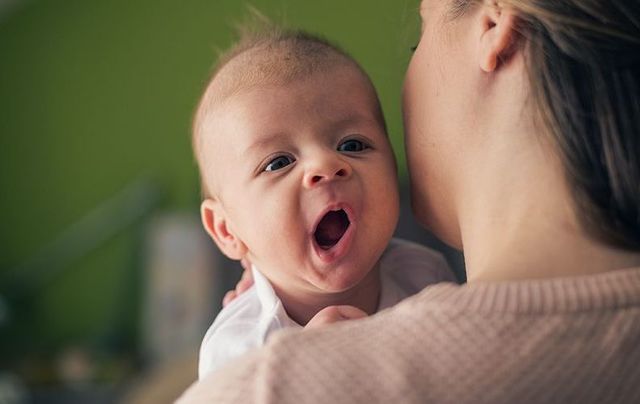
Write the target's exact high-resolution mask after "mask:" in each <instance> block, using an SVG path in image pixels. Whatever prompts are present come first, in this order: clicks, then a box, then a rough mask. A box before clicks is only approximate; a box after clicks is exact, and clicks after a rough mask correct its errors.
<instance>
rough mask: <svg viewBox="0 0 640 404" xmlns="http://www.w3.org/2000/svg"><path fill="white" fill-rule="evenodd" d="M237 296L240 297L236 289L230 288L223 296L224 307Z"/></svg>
mask: <svg viewBox="0 0 640 404" xmlns="http://www.w3.org/2000/svg"><path fill="white" fill-rule="evenodd" d="M236 297H238V294H237V293H236V291H235V290H230V291H228V292H227V293H225V295H224V297H223V298H222V307H227V305H228V304H229V303H231V301H233V299H235V298H236Z"/></svg>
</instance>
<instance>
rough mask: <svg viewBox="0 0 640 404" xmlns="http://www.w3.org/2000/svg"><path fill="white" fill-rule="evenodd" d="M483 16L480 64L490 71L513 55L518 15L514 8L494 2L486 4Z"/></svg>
mask: <svg viewBox="0 0 640 404" xmlns="http://www.w3.org/2000/svg"><path fill="white" fill-rule="evenodd" d="M482 18H483V32H482V35H481V37H480V55H479V57H480V60H479V65H480V68H481V69H482V70H483V71H484V72H487V73H490V72H493V71H494V70H496V68H497V67H498V66H499V65H500V64H501V63H502V62H504V61H506V60H508V59H509V58H510V57H511V54H512V52H513V44H514V42H515V37H516V31H515V28H516V27H515V24H516V17H515V15H514V13H513V10H511V9H509V8H503V7H502V6H501V5H498V4H497V3H494V4H493V5H486V6H485V12H484V15H483V16H482Z"/></svg>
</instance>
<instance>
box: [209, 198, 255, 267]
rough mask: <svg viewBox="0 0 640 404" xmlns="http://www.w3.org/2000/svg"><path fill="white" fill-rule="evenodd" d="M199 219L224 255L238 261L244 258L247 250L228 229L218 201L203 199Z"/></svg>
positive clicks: (225, 217)
mask: <svg viewBox="0 0 640 404" xmlns="http://www.w3.org/2000/svg"><path fill="white" fill-rule="evenodd" d="M200 217H201V220H202V225H203V227H204V229H205V231H206V232H207V233H208V234H209V236H210V237H211V239H213V241H214V242H215V243H216V245H217V246H218V248H219V249H220V251H222V253H223V254H224V255H226V256H227V257H229V258H230V259H233V260H240V259H241V258H242V257H244V256H245V254H246V252H247V248H246V246H245V244H244V243H243V242H242V240H240V239H239V238H238V237H237V235H236V234H235V233H234V232H233V231H232V230H231V229H230V227H229V222H228V220H227V216H226V213H225V211H224V209H223V207H222V206H221V205H220V202H219V201H217V200H215V199H205V200H204V201H203V202H202V204H201V205H200Z"/></svg>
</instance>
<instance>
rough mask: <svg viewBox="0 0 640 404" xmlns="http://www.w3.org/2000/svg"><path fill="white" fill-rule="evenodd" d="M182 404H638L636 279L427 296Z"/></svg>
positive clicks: (282, 340) (192, 394) (450, 288)
mask: <svg viewBox="0 0 640 404" xmlns="http://www.w3.org/2000/svg"><path fill="white" fill-rule="evenodd" d="M179 402H180V403H181V404H185V403H203V402H207V403H254V402H256V403H296V404H304V403H367V404H368V403H640V268H635V269H627V270H617V271H611V272H608V273H604V274H598V275H590V276H580V277H573V278H557V279H546V280H529V281H518V282H485V283H482V282H478V283H474V284H468V285H462V286H459V285H454V284H450V283H446V284H438V285H434V286H430V287H428V288H427V289H425V290H424V291H423V292H421V293H420V294H418V295H416V296H414V297H411V298H409V299H407V300H405V301H403V302H402V303H400V304H398V305H397V306H395V307H393V308H391V309H388V310H385V311H382V312H380V313H378V314H376V315H374V316H372V317H369V318H367V319H363V320H357V321H349V322H344V323H339V324H336V325H332V326H329V327H326V328H322V329H317V330H306V331H282V332H280V333H278V334H275V335H274V336H273V338H272V339H271V340H270V342H269V343H268V344H267V346H266V347H264V348H263V349H260V350H258V351H255V352H253V353H250V354H249V355H247V356H245V357H243V358H241V359H240V360H238V361H237V362H235V363H233V364H232V365H231V366H229V367H227V368H224V369H222V370H221V371H219V372H216V373H213V374H211V375H210V376H209V377H207V378H205V379H204V380H202V381H201V382H199V383H197V384H194V385H193V386H192V387H191V388H190V389H189V390H188V391H187V392H186V393H185V394H184V395H183V397H182V398H181V399H180V400H179Z"/></svg>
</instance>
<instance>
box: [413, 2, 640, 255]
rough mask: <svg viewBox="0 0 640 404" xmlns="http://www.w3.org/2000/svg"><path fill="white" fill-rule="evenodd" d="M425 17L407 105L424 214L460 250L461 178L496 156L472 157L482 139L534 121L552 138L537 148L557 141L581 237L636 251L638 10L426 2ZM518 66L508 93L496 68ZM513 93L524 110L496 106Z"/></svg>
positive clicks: (639, 223) (635, 6) (621, 5)
mask: <svg viewBox="0 0 640 404" xmlns="http://www.w3.org/2000/svg"><path fill="white" fill-rule="evenodd" d="M421 12H422V17H423V34H422V38H421V43H420V45H419V47H418V50H417V52H416V54H415V55H414V58H413V60H412V63H411V65H410V67H409V71H408V73H407V81H406V84H405V100H404V101H405V121H406V130H407V155H408V160H409V165H410V172H411V177H412V190H413V193H414V210H415V211H416V214H417V215H418V217H419V218H420V219H421V220H422V221H423V222H425V223H426V224H427V225H428V226H430V227H432V228H433V229H434V231H435V232H436V233H437V234H438V235H439V236H441V237H442V238H443V239H445V240H446V241H449V242H451V243H452V244H458V243H459V234H458V233H459V226H458V221H459V217H458V216H457V214H458V212H457V211H456V203H457V202H456V201H458V200H459V198H460V197H461V195H462V194H463V193H464V189H462V185H463V182H462V181H460V178H459V176H460V175H461V174H460V173H461V172H465V170H464V168H465V167H468V166H472V165H473V163H474V161H473V160H474V159H475V158H476V157H478V156H479V155H480V153H481V152H482V153H484V152H487V153H490V152H494V150H489V151H486V150H485V151H482V149H481V148H477V149H475V151H473V152H471V151H470V150H474V149H473V146H474V145H478V144H481V141H482V139H477V137H478V136H476V135H475V134H474V133H482V130H481V129H482V128H485V129H486V128H487V127H488V126H489V125H498V126H499V125H501V122H509V121H511V122H512V123H515V122H516V120H515V119H514V118H522V121H523V122H524V121H526V120H527V119H528V118H529V117H530V118H531V122H532V125H534V126H536V127H537V128H540V130H539V131H538V135H539V136H540V137H541V138H544V137H545V136H546V135H548V136H547V138H546V139H538V141H540V142H545V141H546V140H551V142H550V145H551V146H550V147H551V149H552V150H553V151H554V153H555V154H556V155H557V157H558V158H559V161H560V166H561V169H562V171H563V172H564V176H565V179H566V184H567V188H568V190H569V192H570V194H571V196H572V198H571V199H572V202H573V205H574V209H575V213H576V217H577V218H578V222H579V223H580V224H581V226H582V228H583V229H584V231H585V233H586V234H588V235H589V236H591V237H592V238H595V239H597V240H599V241H600V242H602V243H605V244H610V245H613V246H615V247H619V248H623V249H628V250H635V251H638V250H640V74H639V73H640V64H639V59H640V57H639V55H640V3H639V2H637V1H632V2H630V1H628V0H613V1H612V0H608V1H603V0H591V1H589V0H533V1H532V0H505V1H500V2H494V1H478V0H450V1H437V0H425V1H423V4H422V7H421ZM518 60H519V61H520V63H522V67H523V72H524V75H523V77H522V80H521V81H522V83H521V85H519V86H513V83H518V81H517V79H516V80H515V81H514V80H513V77H511V81H510V83H512V87H511V88H508V89H506V90H505V88H506V87H504V86H502V87H501V86H500V85H499V84H496V80H500V79H496V77H499V76H498V75H497V74H495V73H496V72H497V71H499V70H501V69H502V70H503V71H504V70H506V71H508V70H509V65H510V64H513V63H516V64H517V63H518ZM470 61H473V62H474V63H469V62H470ZM515 70H517V69H515ZM501 74H502V75H503V76H504V73H501ZM497 89H500V90H497ZM505 91H511V92H513V93H520V92H522V93H523V97H522V98H521V99H522V101H523V102H522V103H521V104H522V105H520V106H514V105H502V106H500V105H498V103H499V101H496V100H500V99H502V100H508V99H509V97H507V96H506V95H505ZM503 96H504V97H503ZM501 97H502V98H501ZM497 107H499V108H497ZM518 108H522V109H523V112H522V113H521V114H520V113H519V112H518ZM525 110H526V111H525ZM496 111H497V112H499V114H495V112H496ZM488 112H493V113H494V114H493V118H496V117H501V120H497V119H493V120H491V121H489V120H488V118H487V117H488V116H489V115H490V114H488ZM523 125H526V122H524V123H523ZM496 130H498V131H499V128H498V129H496ZM486 133H488V132H486ZM516 135H517V134H516ZM507 140H508V141H512V139H505V141H507ZM473 153H475V154H473ZM477 169H478V167H474V170H477ZM505 175H508V173H505ZM467 176H468V172H467ZM467 180H468V178H467ZM468 185H469V183H468V181H467V182H464V186H467V187H468Z"/></svg>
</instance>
